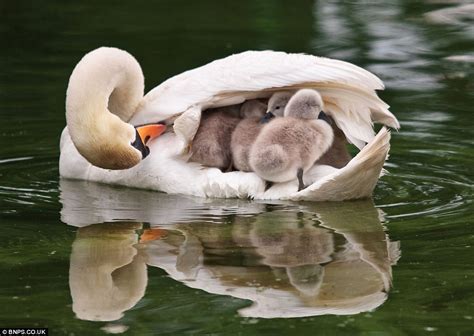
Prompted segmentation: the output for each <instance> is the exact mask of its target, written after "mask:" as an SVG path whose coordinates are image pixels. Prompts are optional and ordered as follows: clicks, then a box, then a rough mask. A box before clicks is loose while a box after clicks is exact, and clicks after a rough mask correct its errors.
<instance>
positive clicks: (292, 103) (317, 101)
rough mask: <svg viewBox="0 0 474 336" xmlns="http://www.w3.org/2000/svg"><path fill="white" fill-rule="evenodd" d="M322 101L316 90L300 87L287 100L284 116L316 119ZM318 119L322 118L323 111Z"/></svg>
mask: <svg viewBox="0 0 474 336" xmlns="http://www.w3.org/2000/svg"><path fill="white" fill-rule="evenodd" d="M323 108H324V103H323V99H322V98H321V95H320V94H319V92H318V91H315V90H311V89H302V90H299V91H298V92H296V93H295V94H294V95H293V97H291V99H290V100H289V101H288V105H286V108H285V117H294V118H299V119H318V117H319V116H320V114H321V112H322V111H323ZM321 115H322V117H321V118H320V119H324V116H326V115H325V114H324V112H323V113H322V114H321Z"/></svg>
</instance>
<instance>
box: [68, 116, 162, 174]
mask: <svg viewBox="0 0 474 336" xmlns="http://www.w3.org/2000/svg"><path fill="white" fill-rule="evenodd" d="M108 117H109V118H107V119H109V120H108V121H107V123H103V124H102V125H98V124H96V126H95V127H93V128H91V127H90V124H88V125H89V127H88V129H87V130H83V131H80V129H81V128H80V127H74V125H71V124H69V130H70V134H71V137H73V139H74V144H75V146H76V148H77V150H78V151H79V153H81V155H82V156H84V157H85V158H86V159H87V160H88V161H89V162H90V163H92V164H93V165H94V166H97V167H100V168H104V169H114V170H116V169H128V168H131V167H133V166H136V165H137V164H138V163H140V162H141V161H142V160H143V159H144V158H146V157H147V156H148V154H149V153H150V150H149V148H148V146H147V144H148V143H149V141H151V140H152V139H154V138H156V137H158V136H159V135H160V134H162V133H163V132H164V131H165V129H166V126H165V125H162V124H148V125H143V126H137V127H134V126H132V125H130V124H127V123H124V122H123V121H122V120H120V119H119V118H118V117H116V116H115V115H111V114H109V115H108ZM96 122H97V123H100V122H99V121H96ZM76 126H77V125H76Z"/></svg>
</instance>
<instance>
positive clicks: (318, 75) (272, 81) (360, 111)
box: [132, 51, 400, 148]
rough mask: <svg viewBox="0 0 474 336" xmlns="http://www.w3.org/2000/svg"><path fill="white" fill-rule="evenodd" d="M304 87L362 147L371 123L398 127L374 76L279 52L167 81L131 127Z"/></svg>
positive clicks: (247, 55)
mask: <svg viewBox="0 0 474 336" xmlns="http://www.w3.org/2000/svg"><path fill="white" fill-rule="evenodd" d="M304 87H306V88H308V87H309V88H315V89H317V90H318V91H320V93H321V95H322V96H323V99H324V101H325V103H326V105H327V106H326V109H327V110H328V111H327V112H328V113H329V114H330V115H331V116H332V117H333V118H334V120H335V121H336V123H337V125H338V126H339V127H340V128H341V129H342V130H343V131H344V133H345V134H346V136H347V138H348V140H349V141H350V142H352V143H353V144H355V145H356V146H358V147H359V148H362V147H363V146H364V145H365V143H368V142H370V141H371V140H372V139H373V138H374V131H373V122H379V123H382V124H385V125H387V126H390V127H392V128H399V126H400V125H399V123H398V121H397V119H396V117H395V116H394V115H393V114H392V113H391V112H390V111H389V110H388V107H389V106H388V105H387V104H385V103H384V102H383V101H382V100H381V99H380V98H379V97H378V96H377V94H376V92H375V90H382V89H383V88H384V86H383V83H382V81H381V80H380V79H379V78H378V77H377V76H375V75H374V74H372V73H370V72H369V71H367V70H364V69H362V68H360V67H358V66H356V65H354V64H351V63H348V62H344V61H339V60H333V59H329V58H324V57H317V56H312V55H306V54H288V53H284V52H275V51H247V52H243V53H240V54H235V55H232V56H229V57H226V58H223V59H219V60H216V61H213V62H211V63H209V64H207V65H204V66H202V67H199V68H196V69H192V70H189V71H186V72H184V73H182V74H180V75H177V76H175V77H172V78H170V79H168V80H167V81H165V82H163V83H162V84H161V85H159V86H157V87H156V88H154V89H153V90H151V91H150V92H149V93H148V94H147V95H146V96H145V98H144V100H143V103H142V105H141V106H140V108H139V110H138V112H137V114H136V115H135V116H134V118H133V119H132V123H146V122H153V121H159V120H164V119H167V118H169V117H171V116H174V115H177V114H180V113H182V112H184V111H186V110H188V109H189V108H190V107H193V106H194V107H195V106H198V107H200V108H202V109H205V108H208V107H214V106H222V105H228V104H238V103H240V102H243V101H244V100H246V99H251V98H257V97H268V96H269V95H271V93H272V92H273V91H279V90H284V89H298V88H304Z"/></svg>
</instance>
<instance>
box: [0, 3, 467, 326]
mask: <svg viewBox="0 0 474 336" xmlns="http://www.w3.org/2000/svg"><path fill="white" fill-rule="evenodd" d="M0 13H1V18H2V20H1V21H0V43H1V44H2V53H0V120H1V122H0V218H1V230H0V239H1V242H2V243H1V245H0V260H2V262H1V264H0V272H1V274H2V276H1V277H0V327H3V326H47V327H49V328H50V333H51V334H54V335H61V334H68V335H71V334H75V335H78V334H87V335H95V334H97V335H101V334H104V333H125V334H129V335H137V334H173V335H175V334H232V335H233V334H245V335H254V334H258V335H261V334H268V335H274V334H282V335H283V334H284V335H288V334H295V335H305V334H308V335H309V334H315V333H318V334H323V335H335V334H338V335H354V334H361V335H374V334H377V335H379V334H380V335H407V334H410V335H411V334H416V335H419V334H439V335H446V334H450V335H471V334H472V333H473V332H474V322H473V318H474V307H473V305H474V294H473V293H474V281H473V276H474V272H473V261H474V258H473V255H474V254H473V251H472V246H473V244H474V239H473V230H472V228H471V227H470V226H471V225H472V224H473V215H472V211H473V206H472V201H473V195H472V179H473V173H472V167H473V164H474V157H473V139H474V137H473V135H474V134H473V126H474V125H473V124H474V123H473V121H472V116H471V112H472V108H473V106H474V94H473V92H474V90H473V89H474V81H473V78H474V77H473V74H474V71H473V69H474V61H473V60H474V49H473V45H474V31H473V28H472V27H473V26H474V25H473V23H474V14H473V13H474V10H473V7H472V5H471V4H468V3H467V2H466V3H462V2H457V1H454V2H453V1H446V2H445V3H444V2H443V1H424V2H412V1H391V2H387V3H385V4H377V3H375V2H368V1H361V2H326V1H316V2H312V1H300V2H298V4H297V5H293V4H292V5H290V4H289V3H283V2H274V1H259V2H254V1H239V2H235V1H219V2H211V1H204V2H186V1H161V2H159V3H154V4H150V3H149V2H146V1H140V2H134V3H133V7H132V3H123V4H118V3H116V2H100V3H99V2H82V3H80V4H76V3H75V4H72V5H71V4H67V3H65V2H61V1H49V2H47V3H44V2H37V1H36V2H35V1H23V0H22V1H9V2H6V1H3V2H1V3H0ZM101 45H107V46H116V47H120V48H123V49H126V50H128V51H129V52H131V53H132V54H133V55H135V56H136V58H137V59H138V60H139V61H140V63H141V65H142V67H143V71H144V73H145V75H146V85H147V89H148V90H149V89H151V88H153V87H154V86H155V85H157V84H159V83H160V82H161V81H163V80H165V79H166V78H168V77H169V76H172V75H173V74H177V73H180V72H182V71H184V70H187V69H189V68H192V67H195V66H199V65H202V64H204V63H206V62H209V61H211V60H213V59H216V58H219V57H223V56H226V55H229V54H231V53H234V52H238V51H243V50H246V49H267V48H270V49H275V50H285V51H294V52H307V53H312V54H317V55H322V56H328V57H334V58H340V59H344V60H347V61H350V62H353V63H355V64H358V65H360V66H363V67H365V68H367V69H369V70H371V71H373V72H375V73H376V74H377V75H379V76H380V77H381V78H382V79H383V81H384V82H385V84H386V87H387V89H386V90H385V91H384V92H382V93H381V96H382V97H383V98H384V100H386V101H387V102H388V103H389V104H390V105H391V106H392V107H391V110H392V111H393V112H394V113H395V114H396V115H397V117H398V118H399V120H400V121H401V125H402V128H401V130H400V132H398V133H394V134H393V137H392V149H391V156H390V160H389V162H388V163H387V167H386V168H387V169H388V170H389V171H390V173H391V174H390V175H388V176H386V177H384V178H383V179H382V180H381V181H380V183H379V184H378V187H377V188H376V190H375V194H374V198H373V200H372V201H371V200H367V201H360V202H359V201H358V202H346V203H332V204H317V203H315V204H312V203H285V202H276V203H270V204H268V203H267V204H266V203H256V202H249V201H243V200H203V199H196V198H190V197H182V196H169V195H164V194H160V193H153V192H146V191H138V190H129V189H124V188H116V187H108V186H101V185H96V184H91V183H84V182H71V181H60V180H59V177H58V155H59V151H58V142H59V135H60V132H61V130H62V128H63V126H64V124H65V120H64V95H65V90H66V85H67V80H68V77H69V75H70V72H71V71H72V68H73V67H74V65H75V64H76V63H77V61H78V60H79V59H80V58H81V57H82V55H83V54H84V53H86V52H87V51H89V50H91V49H94V48H96V47H98V46H101ZM91 224H96V225H92V226H91ZM139 236H140V237H141V238H139ZM152 238H155V239H152ZM138 239H142V242H140V243H138V244H137V242H138ZM147 239H152V240H148V241H145V240H147ZM391 277H392V278H393V279H391ZM341 314H342V315H341ZM290 316H293V317H294V318H289V317H290ZM296 316H298V317H296ZM263 317H267V318H263ZM270 317H271V318H270ZM93 320H101V321H93ZM105 320H108V321H105Z"/></svg>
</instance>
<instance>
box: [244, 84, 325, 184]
mask: <svg viewBox="0 0 474 336" xmlns="http://www.w3.org/2000/svg"><path fill="white" fill-rule="evenodd" d="M322 109H323V100H322V98H321V95H320V94H319V93H318V92H317V91H315V90H309V89H303V90H299V91H298V92H297V93H296V94H295V95H294V96H293V97H291V99H290V100H289V102H288V105H287V106H286V108H285V113H284V118H277V119H275V120H273V121H272V122H271V123H268V124H266V125H265V126H264V127H263V128H262V130H261V131H260V133H259V135H258V137H257V139H256V140H255V142H254V144H253V145H252V147H251V149H250V159H249V163H250V167H251V168H252V170H253V171H254V172H255V173H256V174H257V175H259V176H260V177H261V178H263V179H265V180H267V181H271V182H286V181H290V180H293V179H295V178H298V182H299V189H298V190H301V189H303V188H304V184H303V173H304V172H306V171H307V170H308V169H310V168H311V167H312V166H313V164H314V163H315V161H316V160H318V159H319V158H320V157H321V156H322V155H323V154H324V153H325V152H326V151H327V150H328V149H329V147H330V146H331V144H332V142H333V138H334V134H333V130H332V128H331V126H330V125H329V123H328V122H327V121H326V120H327V116H326V115H325V114H324V112H322ZM318 117H319V118H321V119H325V120H319V119H318Z"/></svg>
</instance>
